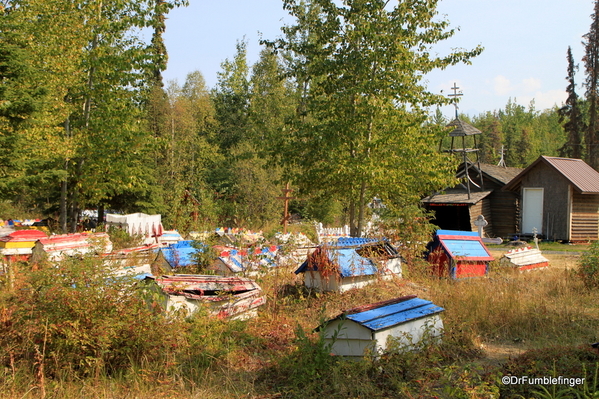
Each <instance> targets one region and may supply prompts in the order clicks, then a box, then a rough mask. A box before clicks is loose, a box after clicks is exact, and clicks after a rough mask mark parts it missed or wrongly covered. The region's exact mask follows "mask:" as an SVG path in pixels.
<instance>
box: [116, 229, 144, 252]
mask: <svg viewBox="0 0 599 399" xmlns="http://www.w3.org/2000/svg"><path fill="white" fill-rule="evenodd" d="M108 235H109V237H110V242H112V248H113V249H115V250H116V249H123V248H133V247H137V246H139V245H141V244H142V242H143V237H142V236H140V235H134V236H131V235H130V234H129V233H128V232H127V231H126V230H124V229H121V228H119V227H116V226H110V227H109V228H108Z"/></svg>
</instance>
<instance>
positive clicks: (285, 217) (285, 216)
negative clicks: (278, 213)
mask: <svg viewBox="0 0 599 399" xmlns="http://www.w3.org/2000/svg"><path fill="white" fill-rule="evenodd" d="M282 191H283V197H277V199H280V200H284V201H285V211H284V213H283V220H281V224H282V225H283V234H287V222H288V221H289V200H292V199H295V197H290V196H289V195H288V194H289V193H290V192H292V191H293V190H292V189H290V188H289V182H288V183H287V185H285V188H284V189H283V190H282Z"/></svg>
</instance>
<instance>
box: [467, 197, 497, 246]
mask: <svg viewBox="0 0 599 399" xmlns="http://www.w3.org/2000/svg"><path fill="white" fill-rule="evenodd" d="M469 210H470V229H471V231H478V227H477V226H476V225H475V224H474V221H475V220H476V218H478V216H479V215H483V216H484V217H485V220H486V221H487V223H488V224H487V225H486V226H485V227H484V228H483V231H484V233H485V236H486V237H495V236H494V233H493V216H492V212H491V201H490V200H489V199H488V198H483V200H482V201H478V202H477V203H476V204H474V205H471V206H470V207H469Z"/></svg>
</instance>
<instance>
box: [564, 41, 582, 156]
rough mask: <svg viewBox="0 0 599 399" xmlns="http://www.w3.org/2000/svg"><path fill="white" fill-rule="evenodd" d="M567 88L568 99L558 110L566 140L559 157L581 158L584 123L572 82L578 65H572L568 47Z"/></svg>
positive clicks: (574, 84)
mask: <svg viewBox="0 0 599 399" xmlns="http://www.w3.org/2000/svg"><path fill="white" fill-rule="evenodd" d="M567 59H568V76H567V77H566V80H567V81H568V86H567V87H566V92H567V93H568V98H567V99H566V104H565V105H564V106H563V107H561V108H560V109H559V110H558V114H559V121H560V123H563V126H564V130H565V131H566V134H567V137H568V140H567V141H566V143H564V145H563V146H562V147H561V148H560V149H559V155H560V156H561V157H568V158H576V159H581V158H582V139H581V137H582V134H583V131H584V129H585V126H584V122H583V120H582V113H581V110H580V105H579V99H578V95H577V94H576V83H575V82H574V76H575V74H576V70H577V69H578V65H575V64H574V57H572V49H571V48H570V46H568V54H567Z"/></svg>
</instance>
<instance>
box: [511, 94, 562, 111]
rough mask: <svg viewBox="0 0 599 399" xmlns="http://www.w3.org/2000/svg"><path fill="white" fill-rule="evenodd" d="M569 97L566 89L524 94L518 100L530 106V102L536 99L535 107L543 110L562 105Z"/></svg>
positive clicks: (519, 102)
mask: <svg viewBox="0 0 599 399" xmlns="http://www.w3.org/2000/svg"><path fill="white" fill-rule="evenodd" d="M567 97H568V95H567V93H566V92H565V91H564V90H549V91H537V92H536V93H534V95H532V96H530V95H527V96H522V97H518V98H517V99H516V100H517V102H518V104H522V105H524V106H528V105H529V104H530V102H531V101H532V100H533V99H534V101H535V109H536V110H539V111H543V110H545V109H548V108H552V107H553V106H554V105H557V106H558V107H560V106H561V105H562V104H563V103H564V102H566V98H567Z"/></svg>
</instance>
